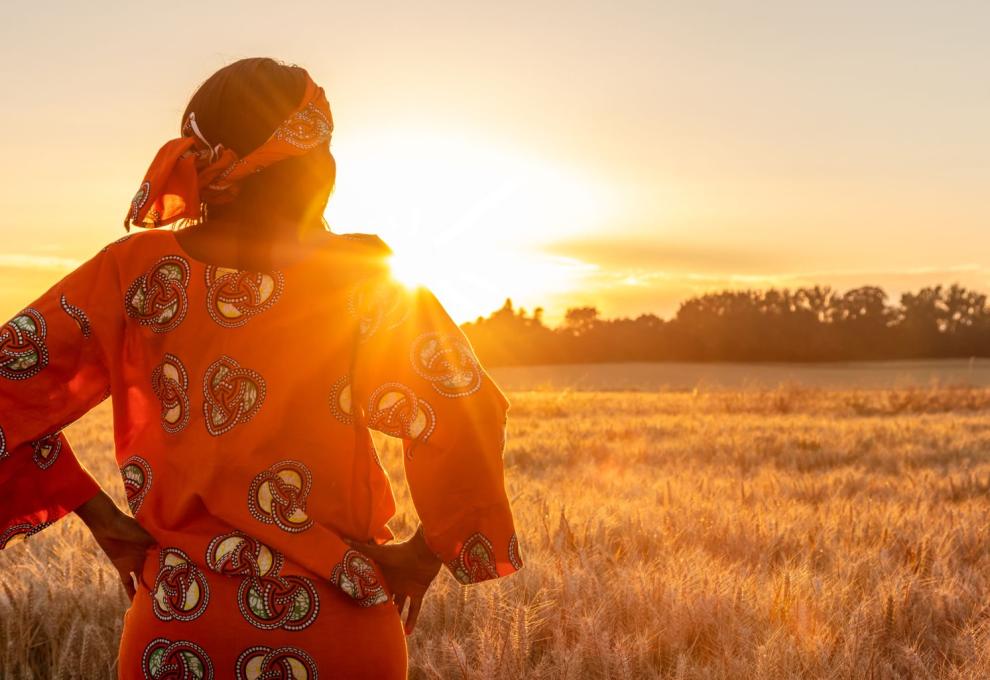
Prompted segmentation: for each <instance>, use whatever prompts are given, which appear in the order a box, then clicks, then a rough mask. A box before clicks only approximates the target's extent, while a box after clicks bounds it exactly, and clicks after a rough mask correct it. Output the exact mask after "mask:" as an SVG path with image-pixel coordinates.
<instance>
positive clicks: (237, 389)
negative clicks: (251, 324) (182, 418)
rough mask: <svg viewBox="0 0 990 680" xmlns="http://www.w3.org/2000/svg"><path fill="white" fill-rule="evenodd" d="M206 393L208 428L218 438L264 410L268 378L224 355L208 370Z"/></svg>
mask: <svg viewBox="0 0 990 680" xmlns="http://www.w3.org/2000/svg"><path fill="white" fill-rule="evenodd" d="M203 392H204V399H203V413H204V415H205V416H206V429H207V431H208V432H209V433H210V434H212V435H214V436H217V437H218V436H220V435H222V434H225V433H227V432H229V431H230V430H231V429H233V428H234V427H235V426H237V425H239V424H240V423H246V422H247V421H249V420H251V418H253V417H254V415H255V414H256V413H257V412H258V411H259V410H260V409H261V405H262V403H264V401H265V380H264V378H262V377H261V374H260V373H258V372H256V371H252V370H250V369H247V368H241V366H240V365H239V364H238V363H237V362H236V361H234V360H233V359H231V358H230V357H228V356H222V357H220V358H219V359H217V360H216V361H214V362H213V363H212V364H211V365H210V367H209V368H207V369H206V376H205V377H204V378H203Z"/></svg>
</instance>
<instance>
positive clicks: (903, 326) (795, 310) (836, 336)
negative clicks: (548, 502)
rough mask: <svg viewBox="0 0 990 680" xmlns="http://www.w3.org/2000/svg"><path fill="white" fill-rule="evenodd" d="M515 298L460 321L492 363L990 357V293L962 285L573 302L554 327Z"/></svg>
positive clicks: (481, 354)
mask: <svg viewBox="0 0 990 680" xmlns="http://www.w3.org/2000/svg"><path fill="white" fill-rule="evenodd" d="M542 316H543V310H542V309H541V308H537V309H535V310H533V313H532V314H531V315H529V314H527V312H526V310H525V309H522V308H520V309H514V308H513V305H512V301H511V300H506V302H505V305H504V306H503V307H502V308H501V309H499V310H498V311H496V312H494V313H493V314H491V315H490V316H488V317H487V318H483V317H479V318H478V319H477V320H476V321H474V322H470V323H467V324H464V325H463V326H462V328H463V329H464V331H465V333H466V334H467V335H468V337H469V338H470V340H471V343H472V345H473V346H474V348H475V350H476V351H477V353H478V356H479V357H480V358H481V360H482V362H483V363H485V364H486V365H492V366H498V365H520V364H550V363H591V362H603V361H850V360H877V359H919V358H959V357H986V356H990V307H988V305H987V296H986V295H983V294H982V293H977V292H974V291H971V290H967V289H965V288H963V287H961V286H959V285H953V286H950V287H944V286H935V287H928V288H922V289H921V290H920V291H918V292H917V293H904V294H903V295H901V296H900V299H899V300H898V301H897V302H896V303H893V302H891V301H890V300H889V299H888V296H887V294H886V293H885V292H884V291H883V289H881V288H878V287H874V286H864V287H861V288H855V289H853V290H849V291H846V292H844V293H840V292H838V291H835V290H833V289H832V288H829V287H823V286H816V287H814V288H798V289H796V290H790V289H771V290H745V291H725V292H719V293H710V294H707V295H702V296H700V297H695V298H691V299H689V300H687V301H685V302H683V303H681V305H680V308H679V309H678V310H677V313H676V315H675V316H674V317H673V318H671V319H667V320H665V319H662V318H660V317H659V316H657V315H655V314H642V315H640V316H638V317H636V318H634V319H630V318H617V319H603V318H601V317H600V315H599V312H598V310H597V309H596V308H594V307H576V308H571V309H568V310H567V313H566V316H565V320H564V322H563V323H562V324H561V325H559V326H558V327H556V328H550V327H548V326H546V325H545V324H544V323H543V318H542Z"/></svg>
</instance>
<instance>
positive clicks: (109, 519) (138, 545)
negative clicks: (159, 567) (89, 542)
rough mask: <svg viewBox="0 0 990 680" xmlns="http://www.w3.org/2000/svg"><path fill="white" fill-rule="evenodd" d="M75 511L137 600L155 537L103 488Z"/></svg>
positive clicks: (129, 595)
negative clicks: (142, 575)
mask: <svg viewBox="0 0 990 680" xmlns="http://www.w3.org/2000/svg"><path fill="white" fill-rule="evenodd" d="M75 512H76V515H78V516H79V518H80V519H82V521H83V522H85V523H86V526H87V527H89V530H90V532H91V533H92V534H93V538H95V539H96V542H97V543H98V544H99V546H100V548H101V549H102V550H103V552H104V553H105V554H106V556H107V557H108V558H110V562H111V563H113V566H114V568H115V569H116V570H117V574H118V575H119V576H120V582H121V584H123V586H124V590H126V591H127V595H128V597H130V598H132V599H133V598H134V592H135V589H136V588H137V583H136V579H137V574H140V573H141V568H142V565H144V558H145V555H146V553H147V552H148V550H149V549H150V548H151V547H152V546H154V545H155V539H154V537H153V536H152V535H151V534H149V533H148V532H147V531H145V530H144V528H143V527H142V526H141V525H140V524H138V522H137V520H135V519H134V518H133V517H131V516H130V515H127V514H125V513H123V512H121V510H120V508H118V507H117V505H116V503H114V502H113V500H111V498H110V496H108V495H107V494H106V492H105V491H103V489H100V490H99V492H98V493H97V494H96V495H95V496H93V497H92V498H91V499H89V500H88V501H86V502H85V503H83V504H82V505H80V506H79V507H78V508H76V511H75Z"/></svg>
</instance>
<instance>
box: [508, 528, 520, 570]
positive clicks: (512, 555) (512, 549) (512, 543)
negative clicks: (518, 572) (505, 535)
mask: <svg viewBox="0 0 990 680" xmlns="http://www.w3.org/2000/svg"><path fill="white" fill-rule="evenodd" d="M509 564H511V565H512V566H513V567H515V568H516V569H522V568H523V561H522V557H520V556H519V538H518V537H517V536H516V535H515V534H512V538H510V539H509Z"/></svg>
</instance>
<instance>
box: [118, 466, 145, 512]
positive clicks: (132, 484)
mask: <svg viewBox="0 0 990 680" xmlns="http://www.w3.org/2000/svg"><path fill="white" fill-rule="evenodd" d="M120 476H121V478H122V479H123V480H124V491H125V492H126V493H127V505H128V506H130V508H131V514H134V515H136V514H137V511H138V510H140V509H141V503H143V502H144V497H145V496H147V495H148V491H149V490H150V489H151V465H150V464H149V463H148V461H146V460H145V459H144V458H142V457H141V456H131V457H130V458H128V459H127V460H125V461H124V464H123V465H122V466H121V467H120Z"/></svg>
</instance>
